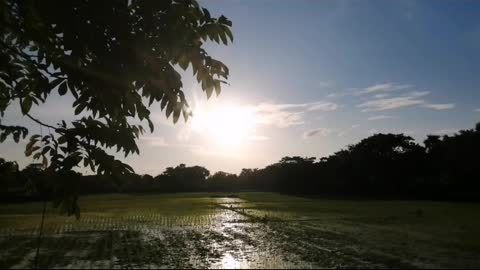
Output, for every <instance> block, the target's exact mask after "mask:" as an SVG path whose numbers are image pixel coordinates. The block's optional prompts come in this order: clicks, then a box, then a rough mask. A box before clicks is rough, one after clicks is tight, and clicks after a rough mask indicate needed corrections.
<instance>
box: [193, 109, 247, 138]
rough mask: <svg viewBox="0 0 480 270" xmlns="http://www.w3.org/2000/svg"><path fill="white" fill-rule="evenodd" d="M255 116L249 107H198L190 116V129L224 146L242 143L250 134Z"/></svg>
mask: <svg viewBox="0 0 480 270" xmlns="http://www.w3.org/2000/svg"><path fill="white" fill-rule="evenodd" d="M254 125H255V116H254V113H253V111H252V110H250V109H249V108H242V107H237V106H224V107H217V108H214V109H205V108H199V109H198V110H196V111H195V112H194V117H193V118H192V129H193V130H194V131H196V132H198V133H200V134H202V135H205V136H207V137H208V138H209V139H211V140H212V141H214V142H215V143H218V144H220V145H222V146H225V147H238V146H240V145H243V144H244V143H245V142H246V141H247V140H248V139H249V137H250V136H251V135H252V132H253V129H254Z"/></svg>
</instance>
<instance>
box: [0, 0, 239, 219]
mask: <svg viewBox="0 0 480 270" xmlns="http://www.w3.org/2000/svg"><path fill="white" fill-rule="evenodd" d="M0 10H1V12H0V23H1V25H2V27H1V30H0V117H1V118H0V121H1V119H2V118H3V117H4V114H5V111H6V110H7V108H8V107H9V106H12V105H13V104H18V105H19V106H20V108H21V112H22V113H23V115H24V116H25V117H28V118H30V119H31V120H33V121H34V122H36V123H38V124H39V125H41V126H43V127H46V128H47V129H48V130H49V132H48V135H45V136H42V135H39V134H35V135H33V136H31V137H30V142H29V143H28V145H27V147H26V150H25V154H26V155H27V156H30V155H32V156H33V158H34V159H41V160H42V164H43V165H44V166H45V167H46V168H47V169H46V170H47V171H52V172H59V171H64V172H66V171H70V170H72V169H73V168H74V167H76V166H81V165H83V166H85V167H90V168H91V170H92V171H95V172H97V173H98V174H129V173H132V172H133V169H132V168H131V167H130V166H128V165H127V164H124V163H122V162H120V161H119V160H116V159H115V158H114V156H112V155H110V154H109V153H108V149H113V150H116V151H117V152H122V153H124V154H125V156H127V155H129V154H133V153H137V154H138V153H139V149H138V146H137V144H136V140H137V139H138V138H139V135H140V134H142V133H143V132H144V127H143V125H142V124H148V126H149V130H150V131H151V132H153V129H154V125H153V123H152V121H151V119H150V110H149V108H150V106H152V105H153V104H154V103H156V104H160V108H161V109H162V110H164V111H165V112H166V116H167V118H168V117H170V116H172V118H173V122H174V123H176V122H177V121H178V120H179V118H180V116H181V115H183V118H184V119H185V121H187V119H188V118H189V116H191V112H190V110H189V107H188V102H187V100H186V99H185V95H184V93H183V91H182V78H181V76H180V74H179V73H178V71H177V69H178V68H182V69H183V70H186V69H187V68H188V67H191V70H192V71H193V75H194V76H196V79H197V81H198V82H199V83H201V85H202V89H203V91H204V92H205V93H206V95H207V97H210V96H211V95H212V93H213V92H214V91H215V92H216V94H217V95H218V94H219V93H220V91H221V84H223V83H226V81H225V80H227V79H228V75H229V70H228V68H227V66H226V65H224V64H223V63H222V62H220V61H218V60H216V59H214V58H212V57H211V56H209V55H208V53H207V52H206V51H205V49H204V48H203V45H204V43H205V42H206V41H208V40H210V41H213V42H216V43H223V44H225V45H226V44H228V42H229V40H230V41H233V36H232V33H231V30H230V28H231V26H232V23H231V21H229V20H228V19H227V18H226V17H224V16H223V15H222V16H220V17H218V18H214V17H212V16H211V15H210V13H209V11H208V10H207V9H205V8H202V7H200V5H199V4H198V3H197V2H196V1H195V0H162V1H141V0H109V1H94V0H73V1H63V0H48V1H28V0H26V1H15V0H5V1H1V2H0ZM55 92H58V94H59V95H61V96H63V95H67V94H69V95H71V96H72V97H73V100H74V102H73V104H72V109H73V110H74V113H75V115H76V116H77V117H78V119H76V120H75V121H72V122H71V123H67V122H65V121H62V122H61V123H57V124H56V125H54V124H52V123H47V122H45V121H44V120H41V119H37V118H35V116H34V115H32V114H31V113H30V112H31V108H32V106H40V105H41V104H43V103H45V102H46V101H47V99H48V98H49V97H51V95H52V94H54V93H55ZM139 123H141V124H139ZM27 134H28V129H27V128H25V127H22V126H7V125H3V124H2V123H1V122H0V142H3V141H4V140H5V139H6V138H7V137H8V136H12V137H13V139H14V140H15V141H16V142H18V141H19V139H20V137H23V138H25V137H26V136H27ZM69 214H71V213H69Z"/></svg>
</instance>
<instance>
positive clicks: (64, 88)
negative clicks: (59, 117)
mask: <svg viewBox="0 0 480 270" xmlns="http://www.w3.org/2000/svg"><path fill="white" fill-rule="evenodd" d="M67 90H68V87H67V83H66V82H64V83H62V84H60V87H58V93H59V94H60V96H63V95H65V94H66V93H67Z"/></svg>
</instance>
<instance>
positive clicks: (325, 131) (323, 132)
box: [302, 128, 335, 139]
mask: <svg viewBox="0 0 480 270" xmlns="http://www.w3.org/2000/svg"><path fill="white" fill-rule="evenodd" d="M334 131H335V130H334V129H331V128H316V129H312V130H309V131H306V132H305V133H303V136H302V137H303V138H304V139H307V138H310V137H313V136H322V137H326V136H328V135H330V134H332V133H333V132H334Z"/></svg>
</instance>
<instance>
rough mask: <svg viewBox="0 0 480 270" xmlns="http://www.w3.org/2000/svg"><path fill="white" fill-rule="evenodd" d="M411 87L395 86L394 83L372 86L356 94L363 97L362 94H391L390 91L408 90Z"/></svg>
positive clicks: (406, 85)
mask: <svg viewBox="0 0 480 270" xmlns="http://www.w3.org/2000/svg"><path fill="white" fill-rule="evenodd" d="M411 87H412V86H411V85H409V84H395V83H382V84H374V85H371V86H369V87H367V88H364V89H362V90H360V91H358V92H357V93H356V94H357V95H363V94H370V93H377V92H391V91H397V90H402V89H408V88H411Z"/></svg>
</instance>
